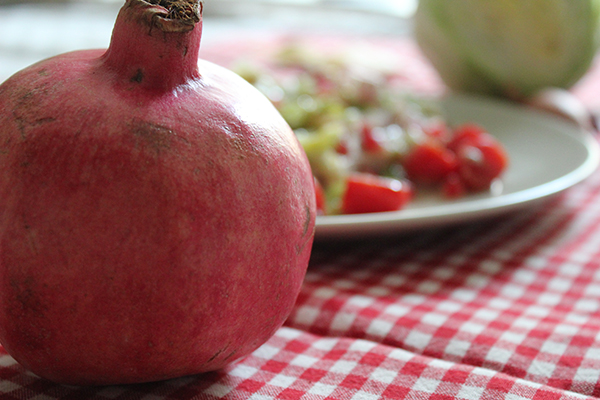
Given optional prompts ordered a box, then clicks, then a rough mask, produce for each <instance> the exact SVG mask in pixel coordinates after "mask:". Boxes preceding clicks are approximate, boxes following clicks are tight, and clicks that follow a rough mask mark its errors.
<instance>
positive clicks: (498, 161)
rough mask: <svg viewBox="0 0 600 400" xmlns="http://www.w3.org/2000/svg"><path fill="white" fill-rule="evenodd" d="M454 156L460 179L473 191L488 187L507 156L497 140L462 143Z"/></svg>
mask: <svg viewBox="0 0 600 400" xmlns="http://www.w3.org/2000/svg"><path fill="white" fill-rule="evenodd" d="M456 156H457V159H458V173H459V175H460V177H461V180H462V181H463V182H464V183H465V185H466V186H467V187H468V188H469V189H470V190H474V191H477V190H485V189H489V187H490V185H491V183H492V182H493V181H494V179H496V178H498V177H499V176H500V175H501V174H502V172H503V171H504V169H505V168H506V166H507V164H508V156H507V155H506V152H505V151H504V148H503V147H502V146H500V145H499V144H498V143H497V142H483V143H477V144H468V145H464V144H463V145H461V146H460V147H459V148H458V149H457V153H456Z"/></svg>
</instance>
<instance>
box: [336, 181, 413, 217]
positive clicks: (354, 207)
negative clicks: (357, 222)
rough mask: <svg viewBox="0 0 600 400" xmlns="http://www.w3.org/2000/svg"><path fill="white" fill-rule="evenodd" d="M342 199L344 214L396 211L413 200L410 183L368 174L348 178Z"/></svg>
mask: <svg viewBox="0 0 600 400" xmlns="http://www.w3.org/2000/svg"><path fill="white" fill-rule="evenodd" d="M346 184H347V186H346V191H345V193H344V196H343V198H342V212H343V213H344V214H361V213H372V212H384V211H396V210H400V209H401V208H403V207H404V206H405V205H406V204H407V203H408V202H409V201H410V200H411V198H412V196H413V190H412V187H411V186H410V184H409V183H408V182H403V181H400V180H397V179H393V178H386V177H381V176H377V175H372V174H366V173H354V174H352V175H350V176H349V177H348V178H347V182H346Z"/></svg>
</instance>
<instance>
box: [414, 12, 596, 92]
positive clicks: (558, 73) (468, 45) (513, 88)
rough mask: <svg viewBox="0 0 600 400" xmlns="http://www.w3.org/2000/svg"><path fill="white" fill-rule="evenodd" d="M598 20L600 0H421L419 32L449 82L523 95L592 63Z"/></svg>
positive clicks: (562, 83)
mask: <svg viewBox="0 0 600 400" xmlns="http://www.w3.org/2000/svg"><path fill="white" fill-rule="evenodd" d="M599 20H600V0H420V1H419V6H418V8H417V12H416V14H415V17H414V34H415V38H416V40H417V43H418V44H419V46H420V48H421V50H422V51H423V53H424V54H425V56H426V57H427V58H428V59H429V60H430V61H431V63H432V64H433V66H434V67H435V68H436V70H437V71H438V73H439V75H440V77H441V78H442V80H443V81H444V82H445V83H446V85H447V86H448V87H450V88H451V89H454V90H457V91H465V92H477V93H484V94H490V95H497V96H503V97H509V98H512V99H523V98H526V97H528V96H531V95H532V94H534V93H535V92H537V91H539V90H541V89H544V88H547V87H558V88H565V89H566V88H569V87H571V86H572V85H574V84H575V83H576V82H577V81H578V80H579V79H580V78H581V77H582V76H583V75H584V74H585V73H586V72H587V71H588V69H589V68H590V65H591V63H592V61H593V58H594V56H595V54H596V51H597V48H598V43H599V39H600V37H599V29H598V27H599Z"/></svg>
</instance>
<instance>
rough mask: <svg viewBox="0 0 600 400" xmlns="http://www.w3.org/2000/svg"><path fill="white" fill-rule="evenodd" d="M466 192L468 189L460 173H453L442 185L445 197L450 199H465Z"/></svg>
mask: <svg viewBox="0 0 600 400" xmlns="http://www.w3.org/2000/svg"><path fill="white" fill-rule="evenodd" d="M466 192H467V188H466V187H465V183H464V182H463V180H462V178H461V177H460V175H459V174H458V172H451V173H450V174H448V176H447V177H446V179H445V180H444V183H443V184H442V193H443V194H444V196H446V197H447V198H449V199H458V198H460V197H463V196H464V195H465V194H466Z"/></svg>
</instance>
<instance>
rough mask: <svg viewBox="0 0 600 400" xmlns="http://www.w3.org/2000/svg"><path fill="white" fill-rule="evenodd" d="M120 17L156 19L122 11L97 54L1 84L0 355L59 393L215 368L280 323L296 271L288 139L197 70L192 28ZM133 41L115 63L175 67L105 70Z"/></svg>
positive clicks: (136, 1) (306, 217)
mask: <svg viewBox="0 0 600 400" xmlns="http://www.w3.org/2000/svg"><path fill="white" fill-rule="evenodd" d="M137 6H139V8H140V9H143V10H144V12H146V13H147V12H148V10H149V9H150V11H152V10H154V9H156V8H157V7H158V6H153V5H150V4H149V3H146V2H145V1H142V0H128V2H127V4H126V6H125V7H124V9H123V10H122V14H123V15H121V14H120V15H119V17H118V20H117V23H116V25H115V31H114V33H113V40H112V42H111V47H110V49H109V50H108V51H106V52H105V51H100V50H89V51H79V52H73V53H69V54H65V55H60V56H57V57H54V58H51V59H48V60H45V61H42V62H40V63H38V64H35V65H33V66H31V67H29V68H27V69H25V70H23V71H21V72H19V73H17V74H15V75H14V76H13V77H11V78H10V79H9V80H7V81H6V82H4V83H3V84H2V85H0V170H1V171H2V174H0V342H1V343H2V344H3V346H4V347H5V349H6V350H7V351H8V352H9V354H11V355H12V356H13V357H14V358H15V359H16V360H17V361H18V362H19V363H21V364H22V365H23V366H24V367H25V368H27V369H29V370H31V371H32V372H34V373H35V374H37V375H39V376H41V377H44V378H46V379H49V380H52V381H55V382H59V383H66V384H74V385H107V384H124V383H140V382H149V381H157V380H164V379H169V378H174V377H180V376H185V375H190V374H198V373H202V372H206V371H211V370H215V369H219V368H222V367H223V366H225V365H227V364H228V363H230V362H233V361H234V360H236V359H238V358H240V357H243V356H245V355H247V354H249V353H250V352H252V351H253V350H255V349H256V348H257V347H259V346H260V345H262V344H263V343H264V342H266V341H267V340H268V339H269V338H270V337H271V336H272V335H273V334H274V333H275V331H276V330H277V329H278V328H279V327H280V326H281V325H282V324H283V322H284V321H285V319H286V318H287V316H288V315H289V313H290V312H291V309H292V307H293V305H294V302H295V300H296V297H297V294H298V292H299V290H300V287H301V284H302V281H303V278H304V275H305V272H306V268H307V265H308V261H309V257H310V251H311V246H312V241H313V234H314V224H315V215H316V210H315V194H314V186H313V178H312V174H311V172H310V167H309V164H308V161H307V159H306V156H305V154H304V153H303V151H302V149H301V147H300V145H299V144H298V142H297V140H296V138H295V136H294V134H293V132H292V131H291V129H290V128H289V126H288V125H287V124H286V123H285V121H284V120H283V119H282V117H281V116H280V115H279V114H278V113H277V111H276V110H275V109H274V107H272V105H271V104H270V103H269V101H268V100H267V99H266V98H265V97H263V96H262V95H261V94H259V93H258V91H256V90H255V89H254V88H253V87H252V86H251V85H249V84H247V83H246V82H245V81H243V80H242V79H241V78H239V77H238V76H236V75H235V74H233V73H231V72H229V71H227V70H225V69H223V68H221V67H218V66H216V65H214V64H211V63H208V62H206V61H200V62H197V53H194V51H193V50H192V49H193V48H194V46H195V47H198V45H199V40H200V34H199V33H198V31H199V30H200V28H199V24H196V26H194V28H193V30H189V31H184V32H180V31H178V32H170V31H164V30H160V29H158V28H157V26H156V25H151V27H153V28H154V31H151V32H149V31H148V29H147V28H148V26H149V25H147V24H146V25H145V23H140V22H139V21H137V20H135V18H136V15H138V14H136V12H137V11H138V10H137V9H136V7H137ZM158 8H160V7H158ZM159 11H160V12H163V11H162V10H159ZM132 21H134V22H132ZM167 22H168V21H167ZM138 31H139V32H144V34H143V35H141V34H138V36H139V37H140V38H138V36H135V34H134V35H133V37H135V38H136V43H135V45H131V43H130V42H129V45H130V49H135V48H136V47H139V49H140V52H142V51H147V50H148V49H149V47H150V46H153V47H152V48H153V49H154V50H153V51H157V54H159V55H160V57H158V56H157V57H158V58H160V59H165V58H167V57H164V55H165V54H169V55H170V56H171V55H172V54H171V53H170V52H172V51H173V48H176V49H179V51H178V52H177V51H176V52H175V53H177V54H178V55H179V57H181V60H179V62H178V63H175V64H173V65H179V64H185V68H182V71H175V73H174V74H175V75H176V76H175V77H172V76H169V77H164V76H162V75H161V74H167V73H173V70H172V69H171V70H169V69H168V68H167V69H165V68H163V67H164V66H161V65H160V62H158V61H156V62H157V64H156V65H157V67H156V68H154V67H152V66H149V67H148V65H150V64H151V63H148V62H147V61H144V60H141V58H140V57H138V58H135V57H134V61H132V63H131V64H130V63H128V62H122V61H123V60H124V59H125V58H126V57H127V51H122V50H123V48H124V47H125V46H124V45H123V44H122V43H121V42H120V41H126V40H129V39H127V36H128V35H129V36H131V34H132V32H133V33H135V32H138ZM157 43H158V44H157ZM174 43H175V45H174ZM162 45H164V47H165V52H166V53H165V52H163V53H161V50H160V46H162ZM184 45H185V46H184ZM186 46H187V47H186ZM157 47H158V48H159V50H156V48H157ZM184 47H185V49H184V51H182V50H181V49H182V48H184ZM188 47H189V49H188ZM132 51H135V50H132ZM139 60H141V61H139ZM190 60H193V63H194V65H195V67H190V66H189V63H190V62H192V61H190ZM136 62H143V63H145V64H144V65H143V66H140V65H138V64H135V63H136ZM169 62H173V60H172V59H169ZM186 63H187V64H186ZM174 68H179V67H177V66H175V67H174ZM161 77H164V78H165V79H162V78H161Z"/></svg>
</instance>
